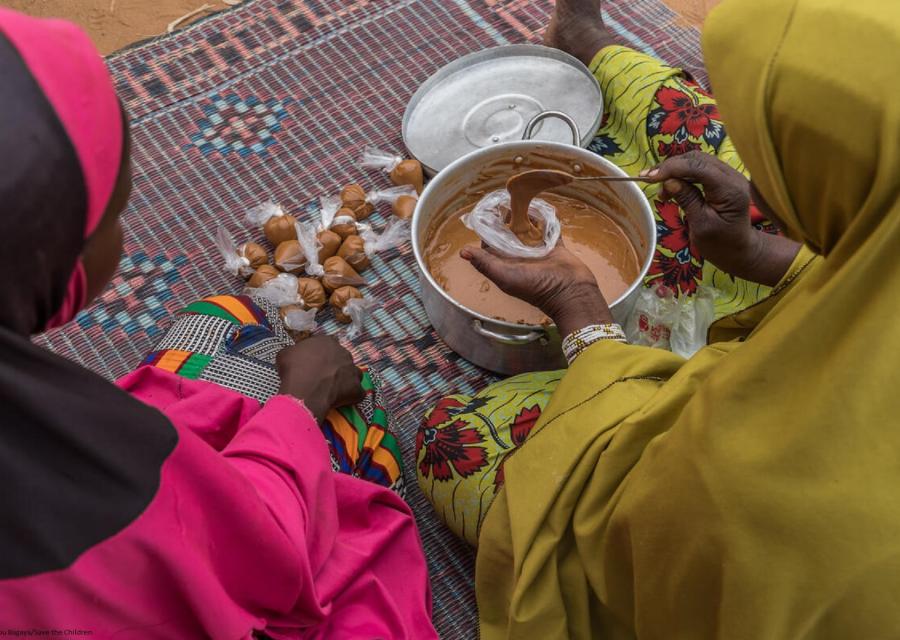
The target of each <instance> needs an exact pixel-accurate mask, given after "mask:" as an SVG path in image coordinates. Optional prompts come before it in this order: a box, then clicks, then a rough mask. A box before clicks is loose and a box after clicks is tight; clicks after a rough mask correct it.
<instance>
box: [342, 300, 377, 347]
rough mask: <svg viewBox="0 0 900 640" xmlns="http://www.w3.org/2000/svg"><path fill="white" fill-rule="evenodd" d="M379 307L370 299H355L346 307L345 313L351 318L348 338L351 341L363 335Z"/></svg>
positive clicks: (349, 301) (348, 302)
mask: <svg viewBox="0 0 900 640" xmlns="http://www.w3.org/2000/svg"><path fill="white" fill-rule="evenodd" d="M378 307H379V304H378V303H377V302H376V301H375V300H371V299H369V298H353V299H351V300H348V301H347V304H345V305H344V313H345V314H347V315H348V316H350V327H349V328H348V329H347V337H348V338H350V339H351V340H352V339H353V338H355V337H357V336H358V335H360V334H361V333H362V330H363V328H364V327H365V324H366V321H367V320H368V319H369V316H371V315H372V312H373V311H374V310H375V309H377V308H378Z"/></svg>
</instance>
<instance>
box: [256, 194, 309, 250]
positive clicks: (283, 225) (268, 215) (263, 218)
mask: <svg viewBox="0 0 900 640" xmlns="http://www.w3.org/2000/svg"><path fill="white" fill-rule="evenodd" d="M247 222H249V223H250V224H256V225H261V226H262V228H263V233H265V234H266V238H267V239H268V240H269V242H271V243H272V246H273V247H277V246H278V245H280V244H281V243H282V242H284V241H285V240H296V239H297V231H296V230H295V229H294V225H295V224H297V219H296V218H294V216H289V215H288V214H286V213H285V212H284V209H282V208H281V206H280V205H277V204H275V203H274V202H264V203H263V204H260V205H257V206H255V207H252V208H251V209H249V210H248V211H247Z"/></svg>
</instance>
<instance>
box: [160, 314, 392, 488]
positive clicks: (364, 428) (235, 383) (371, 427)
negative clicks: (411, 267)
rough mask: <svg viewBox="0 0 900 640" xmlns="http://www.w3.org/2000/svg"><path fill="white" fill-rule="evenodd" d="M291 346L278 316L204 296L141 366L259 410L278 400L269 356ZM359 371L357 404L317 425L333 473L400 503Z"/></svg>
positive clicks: (371, 384)
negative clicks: (220, 389) (202, 383)
mask: <svg viewBox="0 0 900 640" xmlns="http://www.w3.org/2000/svg"><path fill="white" fill-rule="evenodd" d="M290 344H293V340H292V339H291V338H290V337H289V335H288V333H287V331H286V329H285V328H284V325H283V323H282V321H281V317H280V315H279V313H278V309H277V308H276V307H274V306H273V305H271V304H270V303H268V302H267V301H265V300H259V299H255V298H250V297H248V296H211V297H208V298H204V299H203V300H200V301H198V302H195V303H193V304H190V305H188V306H187V307H185V308H184V309H182V310H181V311H179V312H178V313H177V314H176V316H175V321H174V322H173V324H172V326H171V327H170V328H169V330H168V332H167V333H166V335H165V337H164V338H163V339H162V340H161V341H160V343H159V345H157V349H156V350H155V351H153V352H151V353H150V354H149V355H148V356H147V358H146V359H145V360H144V362H143V364H144V365H145V366H152V367H158V368H160V369H164V370H165V371H168V372H170V373H174V374H177V375H179V376H182V377H184V378H190V379H192V380H206V381H209V382H214V383H216V384H220V385H222V386H225V387H228V388H229V389H232V390H234V391H237V392H239V393H243V394H244V395H248V396H250V397H253V398H256V399H257V400H259V401H260V402H265V401H266V400H268V399H269V398H270V397H272V396H274V395H276V394H277V393H278V388H279V380H278V372H277V370H276V368H275V356H276V355H277V353H278V352H279V351H280V350H281V349H283V348H285V347H286V346H289V345H290ZM361 369H362V371H363V378H362V386H363V389H364V390H365V397H364V399H363V400H362V401H361V402H360V403H359V404H357V405H354V406H348V407H340V408H337V409H332V410H331V411H330V412H329V413H328V415H327V416H326V418H325V421H324V422H323V424H322V425H321V428H322V433H323V434H324V436H325V439H326V441H327V442H328V448H329V450H330V453H331V462H332V468H333V469H334V470H335V471H337V472H340V473H346V474H348V475H352V476H355V477H358V478H362V479H364V480H369V481H371V482H375V483H377V484H380V485H383V486H386V487H389V488H391V489H393V490H394V491H396V492H397V493H399V494H400V495H404V490H403V470H402V463H401V456H400V447H399V446H398V444H397V439H396V438H395V437H394V435H393V434H392V433H391V432H390V426H389V423H390V416H389V414H388V411H387V409H386V407H385V404H384V399H383V394H382V392H381V382H380V379H379V378H378V376H377V374H375V373H374V372H371V371H369V370H368V369H367V368H366V367H361Z"/></svg>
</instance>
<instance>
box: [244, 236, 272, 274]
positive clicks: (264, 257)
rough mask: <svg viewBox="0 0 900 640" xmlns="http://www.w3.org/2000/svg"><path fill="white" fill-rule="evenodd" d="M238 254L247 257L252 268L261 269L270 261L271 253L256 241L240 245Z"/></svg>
mask: <svg viewBox="0 0 900 640" xmlns="http://www.w3.org/2000/svg"><path fill="white" fill-rule="evenodd" d="M238 255H239V256H241V257H242V258H246V259H247V261H248V262H249V263H250V267H251V268H252V269H259V268H260V267H261V266H263V265H264V264H267V263H268V262H269V254H268V253H266V250H265V249H263V248H262V247H261V246H260V245H258V244H256V243H255V242H245V243H244V244H242V245H241V246H239V247H238Z"/></svg>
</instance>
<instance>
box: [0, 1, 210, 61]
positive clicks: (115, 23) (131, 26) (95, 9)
mask: <svg viewBox="0 0 900 640" xmlns="http://www.w3.org/2000/svg"><path fill="white" fill-rule="evenodd" d="M204 3H206V4H209V5H211V7H212V8H211V9H208V10H206V11H204V12H203V13H201V14H199V15H197V16H196V17H195V18H194V19H197V18H200V17H201V16H204V15H209V14H210V13H213V12H214V11H220V10H222V9H227V8H228V5H226V4H224V3H223V2H222V1H221V0H0V5H3V6H6V7H10V8H12V9H15V10H17V11H22V12H24V13H28V14H31V15H33V16H41V17H51V16H52V17H58V18H65V19H67V20H71V21H73V22H76V23H78V24H80V25H81V26H82V27H83V28H84V29H85V30H86V31H87V32H88V34H90V36H91V38H93V40H94V43H95V44H96V45H97V48H98V49H100V53H102V54H104V55H105V54H108V53H112V52H113V51H116V50H118V49H121V48H122V47H125V46H127V45H129V44H131V43H133V42H140V41H141V40H146V39H147V38H152V37H154V36H158V35H160V34H163V33H165V32H166V26H167V25H168V24H169V23H170V22H171V21H173V20H175V19H177V18H180V17H181V16H183V15H184V14H186V13H188V12H190V11H193V10H194V9H198V8H199V7H202V6H203V5H204ZM189 22H190V21H186V22H184V23H182V25H185V24H189Z"/></svg>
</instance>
